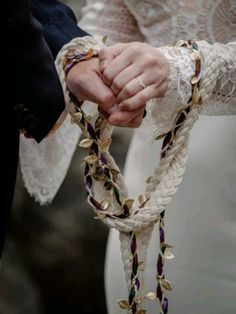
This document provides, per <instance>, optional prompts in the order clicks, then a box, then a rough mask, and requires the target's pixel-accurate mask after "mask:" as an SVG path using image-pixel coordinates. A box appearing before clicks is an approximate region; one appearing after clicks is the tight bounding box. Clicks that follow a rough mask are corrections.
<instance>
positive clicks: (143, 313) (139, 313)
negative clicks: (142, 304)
mask: <svg viewBox="0 0 236 314" xmlns="http://www.w3.org/2000/svg"><path fill="white" fill-rule="evenodd" d="M146 313H147V310H145V309H142V310H139V311H138V312H137V314H146Z"/></svg>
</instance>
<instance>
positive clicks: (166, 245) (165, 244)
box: [160, 242, 173, 249]
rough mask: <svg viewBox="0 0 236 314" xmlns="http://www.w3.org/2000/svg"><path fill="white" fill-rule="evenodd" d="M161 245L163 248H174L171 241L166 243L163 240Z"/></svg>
mask: <svg viewBox="0 0 236 314" xmlns="http://www.w3.org/2000/svg"><path fill="white" fill-rule="evenodd" d="M160 245H161V248H163V247H166V248H169V249H171V248H173V245H170V244H169V243H166V242H161V244H160Z"/></svg>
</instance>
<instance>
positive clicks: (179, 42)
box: [175, 39, 185, 47]
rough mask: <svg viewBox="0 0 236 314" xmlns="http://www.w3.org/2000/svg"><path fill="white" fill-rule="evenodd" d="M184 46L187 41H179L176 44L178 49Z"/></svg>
mask: <svg viewBox="0 0 236 314" xmlns="http://www.w3.org/2000/svg"><path fill="white" fill-rule="evenodd" d="M183 45H185V41H184V40H182V39H181V40H179V41H178V42H177V43H176V45H175V46H176V47H181V46H183Z"/></svg>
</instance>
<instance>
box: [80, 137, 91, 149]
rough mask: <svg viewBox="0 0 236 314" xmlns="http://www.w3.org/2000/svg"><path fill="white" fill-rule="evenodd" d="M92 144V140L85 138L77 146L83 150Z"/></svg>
mask: <svg viewBox="0 0 236 314" xmlns="http://www.w3.org/2000/svg"><path fill="white" fill-rule="evenodd" d="M92 144H93V140H92V139H89V138H85V139H83V140H82V141H81V142H80V143H79V146H80V147H83V148H89V147H90V146H91V145H92Z"/></svg>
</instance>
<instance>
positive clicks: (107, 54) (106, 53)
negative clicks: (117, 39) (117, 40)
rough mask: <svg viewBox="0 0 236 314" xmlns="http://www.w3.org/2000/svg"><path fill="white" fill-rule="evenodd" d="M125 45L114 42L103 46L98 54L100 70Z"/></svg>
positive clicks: (121, 50) (102, 69) (120, 51)
mask: <svg viewBox="0 0 236 314" xmlns="http://www.w3.org/2000/svg"><path fill="white" fill-rule="evenodd" d="M126 46H127V44H116V45H114V46H111V47H106V48H103V49H102V50H101V51H100V52H99V54H98V58H99V67H100V71H101V72H103V71H104V70H105V68H106V67H107V66H108V64H110V63H111V61H112V60H113V59H114V58H116V57H117V56H118V55H119V54H121V53H122V52H123V51H124V49H125V47H126Z"/></svg>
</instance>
